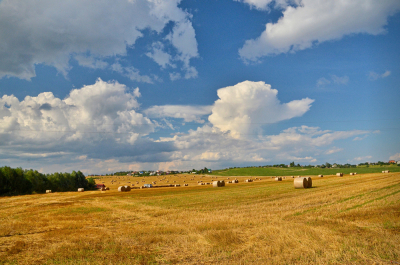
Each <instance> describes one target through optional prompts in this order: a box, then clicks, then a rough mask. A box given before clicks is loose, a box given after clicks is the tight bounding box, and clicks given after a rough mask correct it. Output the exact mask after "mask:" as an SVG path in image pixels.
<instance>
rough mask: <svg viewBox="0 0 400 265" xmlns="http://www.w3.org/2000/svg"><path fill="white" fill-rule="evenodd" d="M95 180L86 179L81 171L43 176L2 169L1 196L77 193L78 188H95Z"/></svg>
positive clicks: (0, 171) (20, 169)
mask: <svg viewBox="0 0 400 265" xmlns="http://www.w3.org/2000/svg"><path fill="white" fill-rule="evenodd" d="M95 184H96V183H95V181H94V179H93V178H89V179H86V177H85V175H83V173H82V172H81V171H78V172H76V171H72V173H61V172H60V173H58V172H56V173H52V174H42V173H40V172H38V171H37V170H33V169H29V170H26V169H25V170H24V169H22V168H11V167H7V166H4V167H0V196H12V195H22V194H32V193H45V192H46V190H51V191H52V192H62V191H76V190H77V189H78V188H84V189H85V190H91V189H94V188H95Z"/></svg>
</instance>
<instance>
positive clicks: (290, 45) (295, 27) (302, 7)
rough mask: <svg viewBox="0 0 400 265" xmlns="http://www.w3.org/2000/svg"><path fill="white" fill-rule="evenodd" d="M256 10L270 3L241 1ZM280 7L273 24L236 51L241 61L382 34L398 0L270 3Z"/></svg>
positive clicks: (297, 0)
mask: <svg viewBox="0 0 400 265" xmlns="http://www.w3.org/2000/svg"><path fill="white" fill-rule="evenodd" d="M243 2H246V3H248V4H250V5H251V6H254V7H256V8H258V9H264V10H265V9H268V7H269V5H270V4H271V2H273V1H269V0H243ZM274 2H276V4H277V5H279V6H280V7H282V8H284V11H283V16H282V17H281V18H280V19H279V20H278V21H277V22H276V23H267V24H266V27H265V31H264V32H262V34H261V35H260V36H259V37H258V38H257V39H252V40H247V41H246V42H245V44H244V46H243V47H242V48H241V49H240V50H239V54H240V56H241V58H242V59H243V60H245V61H257V60H258V59H259V58H260V57H262V56H267V55H274V54H280V53H287V52H295V51H299V50H304V49H307V48H310V47H312V46H313V45H314V44H318V43H321V42H324V41H328V40H336V39H340V38H342V37H343V36H345V35H349V34H357V33H366V34H372V35H377V34H382V33H384V32H385V28H384V26H385V25H386V24H387V18H388V16H390V15H393V14H395V13H396V12H397V11H399V9H400V2H399V1H398V0H385V1H374V0H342V1H337V0H325V1H320V0H293V1H290V0H286V1H274Z"/></svg>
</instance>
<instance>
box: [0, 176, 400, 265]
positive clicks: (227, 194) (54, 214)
mask: <svg viewBox="0 0 400 265" xmlns="http://www.w3.org/2000/svg"><path fill="white" fill-rule="evenodd" d="M162 177H164V176H162ZM160 178H161V177H160ZM160 178H157V177H152V178H147V177H146V178H145V183H152V182H151V181H157V185H158V184H159V185H165V182H166V180H167V179H168V181H169V183H174V182H173V181H176V184H182V186H181V187H178V188H175V187H174V188H168V187H165V188H149V189H132V190H131V191H130V192H118V191H117V188H118V186H121V185H126V183H125V182H124V181H125V180H126V177H125V179H123V180H122V179H117V181H116V182H113V184H112V185H110V181H111V179H116V177H102V178H101V180H99V179H98V180H97V181H98V183H101V182H105V184H106V186H108V187H110V190H109V191H106V192H101V191H85V192H83V193H82V192H65V193H49V194H36V195H26V196H15V197H1V198H0V264H8V263H10V264H33V263H46V264H89V263H93V264H396V263H400V248H399V247H398V245H399V244H400V210H399V209H400V173H385V174H382V173H379V174H360V173H358V174H357V175H353V176H350V175H348V174H345V175H344V176H343V177H341V178H337V177H336V176H333V175H324V177H323V178H314V179H313V187H312V188H309V189H295V188H294V187H293V181H294V179H292V178H286V179H283V180H282V181H279V182H278V181H274V179H271V178H263V179H262V180H255V181H254V182H250V183H245V182H244V179H248V178H249V177H248V176H247V177H237V178H238V180H239V183H237V184H228V183H227V182H226V183H227V184H226V186H225V187H221V188H218V189H215V188H213V187H212V185H203V186H199V185H198V184H197V181H199V180H202V181H203V182H205V183H208V182H211V178H212V176H207V177H203V178H202V177H201V176H196V177H194V176H187V177H186V178H185V177H184V176H183V175H177V176H176V177H175V176H168V177H167V179H166V180H163V181H160ZM191 179H193V180H191ZM136 180H139V178H133V177H130V179H129V180H126V181H136ZM180 180H186V182H185V183H187V184H189V186H188V187H184V186H183V181H180ZM214 180H215V176H214ZM118 182H121V184H118ZM140 182H141V183H142V179H140ZM134 183H136V182H134ZM299 228H301V229H299ZM305 250H307V251H305Z"/></svg>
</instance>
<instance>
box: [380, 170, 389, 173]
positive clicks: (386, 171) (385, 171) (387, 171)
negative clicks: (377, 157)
mask: <svg viewBox="0 0 400 265" xmlns="http://www.w3.org/2000/svg"><path fill="white" fill-rule="evenodd" d="M382 173H390V171H389V170H384V171H382Z"/></svg>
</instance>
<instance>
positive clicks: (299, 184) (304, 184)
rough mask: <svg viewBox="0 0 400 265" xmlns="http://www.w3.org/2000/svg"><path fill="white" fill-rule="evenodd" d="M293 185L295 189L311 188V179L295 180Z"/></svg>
mask: <svg viewBox="0 0 400 265" xmlns="http://www.w3.org/2000/svg"><path fill="white" fill-rule="evenodd" d="M293 183H294V188H295V189H308V188H312V179H311V178H310V177H302V178H295V179H294V182H293Z"/></svg>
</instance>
